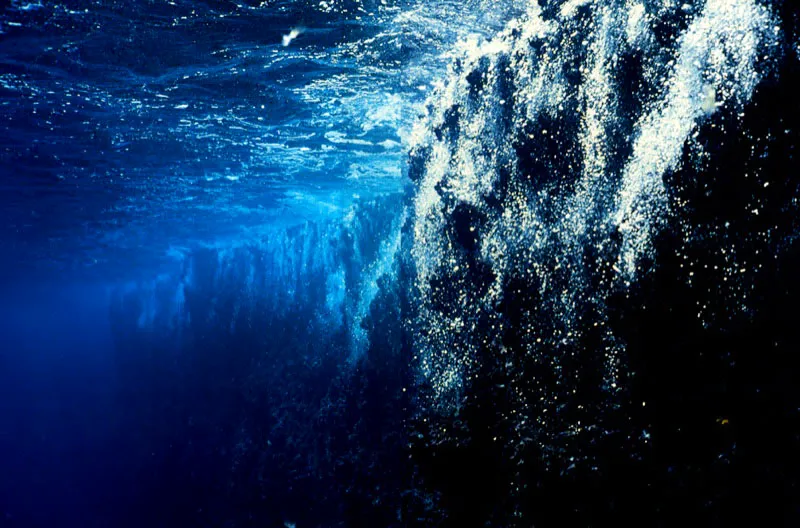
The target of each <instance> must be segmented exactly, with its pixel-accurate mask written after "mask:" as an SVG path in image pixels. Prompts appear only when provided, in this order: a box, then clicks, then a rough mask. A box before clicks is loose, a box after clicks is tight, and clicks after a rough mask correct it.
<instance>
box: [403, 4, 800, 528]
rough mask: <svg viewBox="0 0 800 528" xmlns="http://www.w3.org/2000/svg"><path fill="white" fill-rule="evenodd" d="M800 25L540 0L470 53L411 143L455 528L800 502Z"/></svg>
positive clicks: (747, 8)
mask: <svg viewBox="0 0 800 528" xmlns="http://www.w3.org/2000/svg"><path fill="white" fill-rule="evenodd" d="M796 24H797V9H796V8H793V7H790V6H789V4H788V3H781V2H777V3H768V2H756V1H752V0H735V1H723V0H708V1H706V2H687V3H678V2H634V1H627V2H586V1H569V2H542V3H541V4H539V3H535V2H534V3H531V6H530V8H529V10H528V12H527V14H526V16H524V17H523V18H521V19H519V20H517V21H515V22H512V23H511V24H510V25H509V26H508V28H507V29H506V30H505V31H504V32H502V33H501V34H500V35H498V36H497V37H496V38H494V39H492V40H491V41H478V40H476V41H474V42H469V43H467V44H466V45H465V49H464V52H463V53H462V55H461V56H460V58H459V59H457V60H456V61H455V62H454V64H453V65H452V67H451V69H450V70H449V72H448V76H447V79H446V80H445V82H443V83H442V84H441V85H440V86H439V88H438V89H437V91H436V93H435V94H434V95H433V96H432V97H431V98H430V99H429V100H428V106H427V109H428V112H427V116H426V117H425V118H424V119H423V121H422V122H420V123H419V124H418V125H417V127H416V129H415V131H414V134H413V136H414V143H413V145H412V148H411V153H410V159H409V174H410V177H411V179H412V180H413V181H414V182H415V193H414V197H413V204H412V206H411V208H412V211H413V213H412V216H411V221H410V223H409V226H408V236H407V238H408V239H407V241H406V242H407V248H408V250H409V253H408V259H409V266H410V267H412V268H413V269H414V270H415V272H416V274H415V276H414V279H413V284H412V285H411V292H410V295H411V297H412V299H413V300H414V301H413V302H411V305H412V306H415V307H416V310H415V311H414V313H413V316H412V320H413V324H412V328H413V330H412V332H411V333H412V337H411V338H410V340H411V342H412V347H413V352H412V355H413V358H412V362H413V366H414V369H415V372H416V378H417V382H418V392H419V394H418V406H417V408H416V409H415V410H414V413H415V420H414V427H415V428H416V429H415V430H416V431H417V432H418V434H417V435H416V437H418V438H419V441H418V442H416V443H415V449H417V450H418V451H419V453H418V455H417V456H419V457H420V458H421V459H423V460H425V463H424V464H423V465H424V466H425V468H424V469H423V473H424V474H427V478H428V479H429V481H430V482H432V483H435V484H433V487H434V488H435V487H436V486H441V485H443V483H449V485H450V486H452V487H450V492H451V493H450V497H448V496H447V494H445V497H444V503H443V504H444V507H446V508H448V509H449V517H448V518H449V519H450V522H452V524H448V525H452V526H462V525H471V526H482V525H484V524H482V523H486V524H485V525H487V526H488V525H491V526H529V525H530V523H531V522H533V523H534V524H535V525H536V526H540V525H543V526H551V525H564V524H566V525H573V523H574V524H575V525H587V524H599V525H603V524H604V523H605V522H612V521H613V522H618V521H622V520H626V519H627V520H628V521H631V522H633V521H634V520H635V519H637V518H639V519H640V520H642V522H645V523H646V524H647V523H650V522H651V521H652V523H653V524H663V523H666V524H672V523H673V522H675V521H676V520H677V519H680V518H681V517H682V516H684V515H691V516H692V517H691V518H695V519H698V518H700V519H703V522H712V523H717V522H721V521H723V520H726V521H727V520H730V519H735V516H736V513H735V512H741V511H742V510H743V509H747V508H749V507H752V506H753V505H754V504H756V503H758V501H759V500H765V501H767V502H766V503H769V504H772V505H773V506H774V509H773V510H771V511H770V512H769V513H768V514H767V515H768V516H769V517H770V518H774V519H776V520H781V519H784V514H787V515H788V513H787V512H789V511H790V509H786V504H785V503H784V502H783V501H782V499H778V498H777V497H780V496H782V492H781V489H782V487H783V486H788V487H790V488H791V489H792V490H794V491H793V495H792V497H794V499H793V502H792V504H794V505H795V506H796V505H797V498H796V497H797V478H796V474H797V473H796V468H797V465H796V462H794V460H795V457H791V458H792V460H793V462H791V463H789V461H788V460H786V461H781V460H780V459H779V458H778V457H775V456H774V454H770V451H771V446H775V445H780V446H781V447H782V448H788V446H789V445H791V446H793V447H794V448H795V449H796V448H797V446H798V439H797V435H796V434H793V433H791V431H793V430H795V429H796V424H797V420H798V413H797V405H796V404H797V403H798V397H797V396H798V392H797V390H796V388H795V387H794V386H793V384H792V382H791V381H790V380H789V379H785V378H784V376H787V377H789V378H793V377H794V376H795V375H794V374H792V375H788V374H787V372H795V371H794V370H793V369H790V368H789V365H790V364H791V362H792V357H791V356H792V353H791V352H790V351H789V350H787V349H784V348H783V347H785V346H786V341H785V340H789V341H790V342H794V339H795V331H794V330H793V329H792V328H791V327H790V326H791V325H790V326H786V321H787V320H789V319H794V318H795V317H796V316H797V309H796V307H795V306H796V304H795V301H796V299H794V295H796V294H794V285H795V284H796V279H794V278H792V277H790V276H789V274H790V272H788V270H789V269H791V268H793V267H794V266H795V265H796V260H795V259H796V256H795V255H796V249H794V240H795V235H794V233H795V230H796V227H797V213H798V210H797V203H796V200H797V197H798V189H797V185H798V180H797V174H798V163H797V160H796V159H795V152H794V149H795V147H793V145H796V144H797V139H798V132H797V126H798V124H800V122H799V121H798V117H800V115H799V114H798V106H799V105H798V101H797V100H796V96H795V95H794V92H795V91H796V90H797V88H798V86H800V84H798V75H797V74H798V57H797V44H796ZM790 285H791V286H790ZM777 299H780V301H778V300H777ZM787 332H788V333H789V335H787ZM790 348H791V346H790ZM764 354H767V355H769V358H770V359H769V360H768V361H767V363H769V364H765V359H764V357H763V356H762V355H764ZM732 414H737V416H736V418H732V417H731V415H732ZM759 430H763V431H767V430H769V431H770V433H769V434H768V436H769V438H767V437H762V436H760V435H759V433H756V431H759ZM765 434H767V433H765ZM413 437H415V436H412V438H413ZM443 452H444V453H446V454H445V455H442V453H443ZM782 452H783V453H784V454H788V453H789V452H790V451H782ZM772 453H774V451H772ZM783 463H787V464H790V465H791V467H792V468H794V469H793V470H786V469H785V468H784V467H782V464H783ZM752 467H759V468H761V469H759V470H757V472H756V473H752V472H751V471H755V470H753V469H752ZM788 475H795V477H788ZM784 479H785V480H784ZM595 486H597V487H599V488H603V489H595ZM590 489H591V491H589V490H590ZM768 490H769V491H768ZM771 493H775V495H774V496H772V495H770V494H771ZM666 497H670V499H669V500H667V499H666ZM743 497H748V499H747V500H745V501H743V502H740V501H741V500H742V498H743ZM448 499H449V502H448ZM793 507H794V506H793ZM767 509H769V508H767ZM793 515H796V511H795V512H794V514H793ZM475 519H481V521H480V523H478V522H475ZM644 519H647V520H646V521H644ZM540 523H544V524H540Z"/></svg>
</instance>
